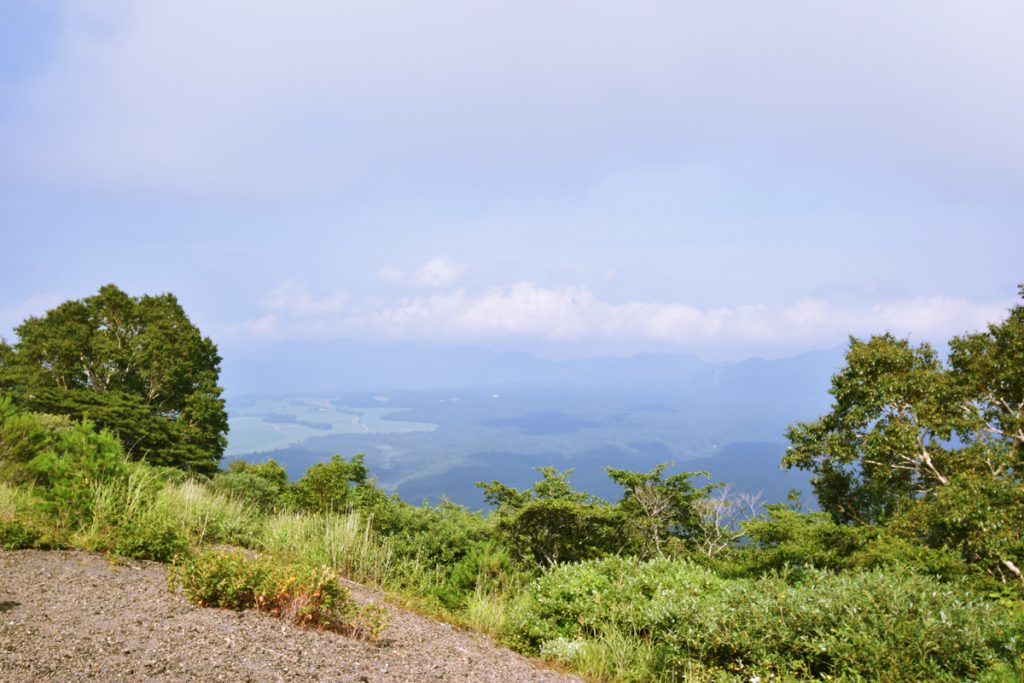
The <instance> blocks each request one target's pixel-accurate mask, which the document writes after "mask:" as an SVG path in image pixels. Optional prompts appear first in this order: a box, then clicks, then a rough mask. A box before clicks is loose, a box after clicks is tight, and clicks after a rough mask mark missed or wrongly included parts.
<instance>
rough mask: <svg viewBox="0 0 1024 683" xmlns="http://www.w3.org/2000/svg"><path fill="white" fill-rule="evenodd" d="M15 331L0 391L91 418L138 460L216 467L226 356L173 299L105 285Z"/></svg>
mask: <svg viewBox="0 0 1024 683" xmlns="http://www.w3.org/2000/svg"><path fill="white" fill-rule="evenodd" d="M16 333H17V335H18V342H17V343H16V344H14V345H13V346H11V345H8V344H6V343H3V344H0V391H2V392H4V393H6V394H8V395H9V396H11V397H12V398H13V399H14V400H15V401H17V402H18V403H19V405H20V406H21V407H23V408H26V409H29V410H36V411H41V412H47V413H56V414H63V415H68V416H70V417H72V418H74V419H81V418H84V417H88V418H90V419H91V420H93V421H94V422H96V423H97V424H99V425H100V426H101V427H105V428H108V429H110V430H111V432H113V433H114V434H116V435H117V436H118V438H120V439H121V442H122V444H123V445H124V448H125V452H126V453H128V454H129V455H130V456H131V457H133V458H135V459H144V460H147V461H149V462H152V463H154V464H162V465H174V466H177V467H182V468H186V469H191V470H195V471H200V472H205V473H211V474H212V473H213V472H215V471H216V465H217V461H218V460H219V459H220V457H221V455H222V453H223V452H224V448H225V447H226V445H227V440H226V437H225V435H226V434H227V429H228V422H227V413H226V411H225V410H224V401H223V400H222V399H221V398H220V393H221V389H220V387H218V386H217V380H218V375H219V367H220V356H219V355H217V349H216V347H215V346H214V344H213V342H211V341H210V339H209V338H206V337H203V336H202V335H201V334H200V332H199V330H198V329H196V327H195V326H194V325H193V324H192V323H191V321H189V319H188V317H187V316H186V315H185V312H184V311H183V310H182V308H181V306H180V305H179V304H178V302H177V300H176V299H175V298H174V296H173V295H171V294H163V295H159V296H143V297H130V296H128V295H127V294H125V293H124V292H122V291H121V290H119V289H118V288H117V287H115V286H114V285H106V286H104V287H102V288H101V289H100V291H99V293H97V294H96V295H94V296H91V297H87V298H85V299H82V300H75V301H66V302H64V303H63V304H61V305H59V306H58V307H56V308H55V309H53V310H51V311H48V312H47V313H46V315H45V316H43V317H38V318H37V317H33V318H29V319H27V320H25V321H24V322H23V323H22V324H21V325H20V326H19V327H18V328H17V329H16Z"/></svg>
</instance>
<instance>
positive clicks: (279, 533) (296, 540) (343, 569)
mask: <svg viewBox="0 0 1024 683" xmlns="http://www.w3.org/2000/svg"><path fill="white" fill-rule="evenodd" d="M259 547H260V549H262V550H265V551H266V552H268V553H270V554H272V555H286V556H289V557H293V558H296V559H297V560H301V561H304V562H307V563H312V564H325V565H327V566H329V567H332V568H334V569H336V570H338V571H339V572H340V573H341V574H343V575H344V576H347V577H349V578H351V579H353V580H355V581H360V582H364V583H370V584H373V585H376V586H381V587H392V586H395V585H398V584H399V583H400V581H399V580H398V579H399V576H400V573H404V572H407V571H409V570H410V569H411V570H413V571H414V572H415V571H417V568H416V567H414V566H411V565H410V563H409V562H408V561H400V560H399V559H398V558H396V556H395V553H394V550H393V548H392V547H391V544H390V543H388V542H387V541H385V540H384V539H381V538H380V537H379V536H377V534H376V533H374V531H373V529H372V525H371V523H370V520H369V519H364V518H363V516H362V515H360V514H359V513H358V512H350V513H348V514H341V515H339V514H304V513H297V512H283V513H278V514H277V515H274V516H273V517H270V518H268V519H267V523H266V526H265V527H264V529H263V535H262V538H261V540H260V543H259Z"/></svg>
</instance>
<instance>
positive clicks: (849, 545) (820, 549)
mask: <svg viewBox="0 0 1024 683" xmlns="http://www.w3.org/2000/svg"><path fill="white" fill-rule="evenodd" d="M742 528H743V531H744V533H745V534H746V536H747V541H748V542H747V543H746V544H745V545H744V546H742V547H741V548H738V549H735V550H734V552H732V553H729V554H727V555H725V556H724V557H723V558H721V560H722V561H720V562H716V563H715V567H716V569H718V570H719V572H720V573H722V574H724V575H727V576H733V577H740V576H761V575H764V574H767V573H770V572H773V571H775V572H777V571H781V570H783V569H784V568H786V567H800V566H809V567H814V568H817V569H831V570H836V571H842V570H848V569H874V568H876V567H886V566H893V565H901V566H905V567H912V568H913V569H914V570H915V571H917V572H918V573H922V574H928V575H930V576H935V577H937V578H941V579H944V580H947V581H948V580H955V579H960V578H965V577H970V578H971V579H972V580H975V581H979V580H980V579H981V573H980V572H979V571H972V568H971V567H970V566H969V565H968V564H967V563H966V562H964V560H963V558H961V557H960V555H959V554H958V553H956V552H954V551H951V550H948V549H945V548H930V547H928V546H926V545H923V544H919V543H914V542H912V541H910V540H907V538H904V537H902V536H899V535H896V533H895V532H894V530H892V529H890V528H888V527H882V526H874V525H860V526H854V525H849V524H838V523H836V522H835V521H833V519H832V518H831V516H830V515H828V514H826V513H824V512H811V513H801V512H797V511H796V510H793V509H791V508H788V507H786V506H785V505H769V506H767V514H766V515H764V516H760V517H757V518H755V519H750V520H748V521H746V522H744V523H743V524H742Z"/></svg>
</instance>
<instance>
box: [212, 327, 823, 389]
mask: <svg viewBox="0 0 1024 683" xmlns="http://www.w3.org/2000/svg"><path fill="white" fill-rule="evenodd" d="M224 355H225V358H224V361H223V364H222V372H221V384H222V385H223V386H224V387H225V390H226V393H227V394H228V395H229V396H242V395H247V394H288V395H297V394H301V393H309V394H323V393H330V392H338V391H346V392H352V391H381V392H387V391H421V390H436V389H447V388H465V387H501V386H507V385H531V386H535V387H545V386H548V387H552V388H555V387H557V388H559V389H576V388H581V389H585V388H594V389H614V388H617V387H623V388H625V387H628V388H630V389H643V388H650V389H652V390H666V389H671V390H672V391H681V392H683V393H686V394H690V395H693V394H705V395H709V396H710V395H714V396H715V397H717V398H718V399H727V398H735V399H738V400H741V401H742V400H743V399H744V398H750V397H757V398H759V399H763V398H764V397H766V396H771V395H777V394H779V393H780V392H783V393H786V394H787V395H788V394H792V393H794V392H795V393H803V392H804V391H808V390H810V391H813V392H815V393H816V394H817V395H818V397H819V399H820V396H821V392H822V391H824V390H825V389H827V379H828V378H829V377H831V375H832V374H833V373H834V372H835V370H836V369H837V368H838V367H839V366H840V365H841V363H842V357H843V350H842V349H841V348H835V349H828V350H823V351H814V352H811V353H805V354H802V355H799V356H794V357H792V358H785V359H781V360H763V359H760V358H751V359H749V360H745V361H741V362H734V363H724V362H707V361H703V360H701V359H700V358H698V357H697V356H695V355H692V354H672V353H642V354H638V355H635V356H629V357H625V358H623V357H614V356H599V357H592V358H582V359H577V360H546V359H543V358H539V357H537V356H533V355H530V354H527V353H521V352H496V351H490V350H488V349H485V348H481V347H476V346H460V347H450V346H431V345H421V344H407V343H406V344H397V343H392V344H379V343H377V344H370V343H366V342H358V341H350V340H342V341H334V342H282V343H278V344H274V345H268V346H265V347H262V348H261V349H259V350H255V351H254V350H250V351H245V352H237V351H236V352H228V353H225V354H224ZM823 381H824V382H825V384H824V385H823Z"/></svg>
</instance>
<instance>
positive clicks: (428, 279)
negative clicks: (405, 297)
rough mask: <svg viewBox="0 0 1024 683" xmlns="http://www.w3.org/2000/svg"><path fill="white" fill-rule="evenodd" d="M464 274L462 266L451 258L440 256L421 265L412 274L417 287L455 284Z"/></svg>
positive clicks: (431, 287)
mask: <svg viewBox="0 0 1024 683" xmlns="http://www.w3.org/2000/svg"><path fill="white" fill-rule="evenodd" d="M461 276H462V268H461V267H460V266H459V265H457V264H455V263H453V262H452V261H451V260H449V259H447V258H444V257H443V256H438V257H436V258H432V259H430V260H429V261H427V262H426V263H424V264H423V265H422V266H420V267H419V268H418V269H417V270H416V272H415V273H414V274H413V276H412V283H413V284H414V285H415V286H417V287H423V288H430V289H435V288H438V287H447V286H448V285H451V284H454V283H455V282H457V281H458V279H459V278H460V277H461Z"/></svg>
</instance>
